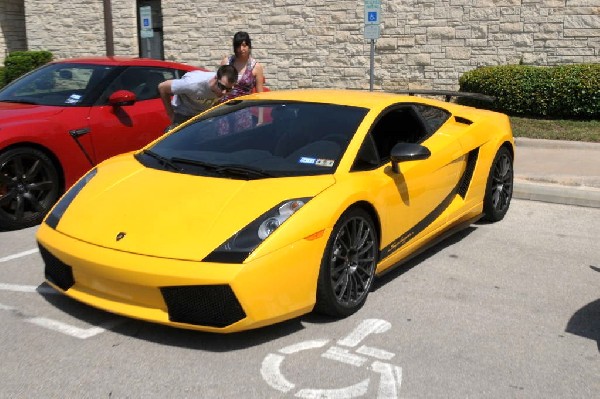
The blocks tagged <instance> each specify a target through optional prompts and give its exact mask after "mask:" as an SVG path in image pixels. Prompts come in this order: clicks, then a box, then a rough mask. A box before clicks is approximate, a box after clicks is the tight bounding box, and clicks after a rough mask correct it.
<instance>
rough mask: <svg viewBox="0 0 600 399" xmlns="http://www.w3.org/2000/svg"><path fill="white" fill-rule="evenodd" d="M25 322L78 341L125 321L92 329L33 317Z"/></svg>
mask: <svg viewBox="0 0 600 399" xmlns="http://www.w3.org/2000/svg"><path fill="white" fill-rule="evenodd" d="M26 321H27V322H29V323H32V324H35V325H38V326H40V327H44V328H47V329H49V330H53V331H58V332H60V333H63V334H66V335H69V336H71V337H75V338H79V339H88V338H91V337H93V336H95V335H98V334H101V333H103V332H105V331H106V330H107V329H110V328H113V327H115V326H117V325H119V324H121V323H123V322H124V321H125V320H112V321H109V322H106V323H104V324H103V325H102V326H103V327H92V328H87V329H86V328H79V327H75V326H72V325H70V324H67V323H63V322H60V321H56V320H52V319H48V318H46V317H34V318H31V319H27V320H26Z"/></svg>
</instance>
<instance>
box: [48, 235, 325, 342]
mask: <svg viewBox="0 0 600 399" xmlns="http://www.w3.org/2000/svg"><path fill="white" fill-rule="evenodd" d="M328 233H329V232H328ZM328 236H329V234H323V235H321V236H318V237H316V238H315V237H311V238H307V239H302V240H300V241H298V242H296V243H294V244H292V245H288V246H287V247H284V248H282V249H280V250H278V251H275V252H273V253H270V254H268V255H266V256H263V257H260V258H258V259H254V260H252V261H249V262H247V263H243V264H226V263H209V262H198V261H191V260H179V259H168V258H158V257H151V256H145V255H140V254H135V253H129V252H122V251H117V250H114V249H108V248H104V247H100V246H97V245H93V244H89V243H86V242H84V241H81V240H78V239H74V238H72V237H69V236H66V235H64V234H62V233H60V232H58V231H56V230H54V229H52V228H50V227H49V226H48V225H46V224H45V223H43V224H42V225H41V226H40V229H39V230H38V233H37V239H38V243H39V246H40V251H41V253H42V256H43V258H44V262H45V264H46V267H45V275H46V280H47V281H48V283H49V284H51V285H52V286H53V287H54V288H56V289H58V290H59V291H61V292H63V293H64V294H66V295H68V296H70V297H72V298H74V299H76V300H78V301H80V302H83V303H86V304H89V305H91V306H94V307H97V308H99V309H104V310H107V311H109V312H113V313H116V314H120V315H124V316H128V317H133V318H137V319H141V320H146V321H150V322H156V323H162V324H167V325H172V326H176V327H181V328H188V329H195V330H202V331H210V332H222V333H226V332H236V331H241V330H246V329H251V328H257V327H261V326H264V325H268V324H273V323H276V322H279V321H283V320H287V319H290V318H294V317H297V316H299V315H302V314H305V313H308V312H310V311H311V310H312V308H313V307H314V304H315V298H316V286H317V279H318V274H319V266H320V263H321V258H322V256H323V252H324V248H325V245H326V241H327V238H328Z"/></svg>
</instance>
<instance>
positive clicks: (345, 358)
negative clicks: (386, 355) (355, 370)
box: [321, 346, 367, 367]
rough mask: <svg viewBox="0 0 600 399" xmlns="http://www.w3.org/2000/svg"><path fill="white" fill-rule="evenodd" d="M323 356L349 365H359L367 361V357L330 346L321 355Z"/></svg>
mask: <svg viewBox="0 0 600 399" xmlns="http://www.w3.org/2000/svg"><path fill="white" fill-rule="evenodd" d="M321 356H322V357H324V358H327V359H332V360H337V361H338V362H342V363H346V364H349V365H351V366H355V367H360V366H362V365H363V364H365V362H366V361H367V358H365V357H362V356H358V355H354V354H352V353H349V352H348V349H343V348H339V347H337V346H332V347H331V348H329V349H327V351H326V352H325V353H323V354H322V355H321Z"/></svg>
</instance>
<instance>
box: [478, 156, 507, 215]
mask: <svg viewBox="0 0 600 399" xmlns="http://www.w3.org/2000/svg"><path fill="white" fill-rule="evenodd" d="M513 172H514V171H513V159H512V155H511V153H510V151H509V150H508V149H507V148H506V147H501V148H500V149H499V150H498V152H497V153H496V156H495V157H494V162H493V163H492V167H491V168H490V175H489V176H488V181H487V185H486V188H485V195H484V198H483V219H484V220H486V221H488V222H497V221H499V220H502V218H504V215H506V212H507V211H508V207H509V206H510V200H511V198H512V193H513Z"/></svg>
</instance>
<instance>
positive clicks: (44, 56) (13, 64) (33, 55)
mask: <svg viewBox="0 0 600 399" xmlns="http://www.w3.org/2000/svg"><path fill="white" fill-rule="evenodd" d="M50 61H52V53H51V52H49V51H14V52H12V53H10V54H8V57H6V59H5V60H4V84H8V83H10V82H12V81H13V80H15V79H16V78H18V77H19V76H21V75H24V74H26V73H27V72H29V71H32V70H34V69H36V68H37V67H40V66H42V65H44V64H46V63H48V62H50Z"/></svg>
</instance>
